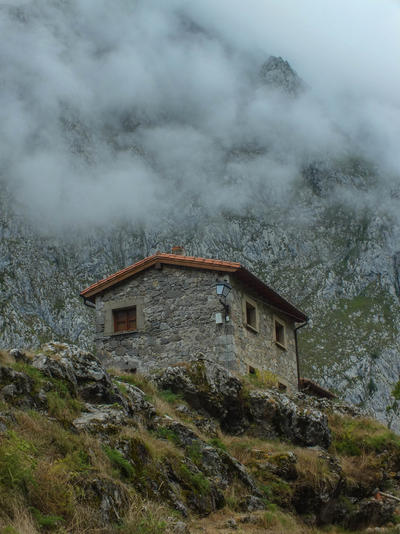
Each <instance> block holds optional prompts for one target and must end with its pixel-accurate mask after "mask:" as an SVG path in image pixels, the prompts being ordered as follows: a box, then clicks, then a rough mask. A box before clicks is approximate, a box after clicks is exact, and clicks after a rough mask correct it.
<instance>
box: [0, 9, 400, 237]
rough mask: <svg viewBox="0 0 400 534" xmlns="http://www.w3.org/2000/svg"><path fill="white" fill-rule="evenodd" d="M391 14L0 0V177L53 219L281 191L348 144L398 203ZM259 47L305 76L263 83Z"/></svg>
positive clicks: (148, 212) (126, 213)
mask: <svg viewBox="0 0 400 534" xmlns="http://www.w3.org/2000/svg"><path fill="white" fill-rule="evenodd" d="M399 22H400V4H399V3H398V2H395V1H394V0H380V1H379V2H376V1H374V0H337V1H335V2H333V1H330V0H324V1H323V2H315V1H313V0H304V1H303V2H301V3H299V2H297V1H296V0H282V1H280V2H275V1H273V0H267V1H266V0H251V1H249V2H247V3H245V4H243V2H239V1H238V0H229V1H228V0H221V1H219V2H217V3H215V2H211V0H202V2H196V3H194V2H190V3H188V2H184V1H183V0H171V1H169V2H168V3H166V2H164V1H162V0H146V1H145V0H141V1H139V0H136V1H128V0H115V2H113V3H112V5H111V4H110V2H108V1H107V2H106V1H105V0H87V1H85V2H79V1H78V0H69V1H64V0H55V1H54V2H50V3H49V2H42V1H40V0H36V1H35V0H32V1H30V2H26V1H25V2H24V1H14V2H11V3H9V4H4V3H3V4H1V5H0V34H1V35H2V46H1V49H0V66H1V73H2V74H1V80H0V86H1V91H0V154H1V163H0V177H1V179H2V180H3V181H6V183H7V184H8V187H10V188H12V190H13V192H14V195H15V196H16V198H17V199H18V201H19V203H20V205H22V206H23V207H24V210H25V211H26V212H27V213H28V214H30V215H31V216H32V217H34V218H36V220H37V221H38V222H39V223H40V226H42V227H48V226H49V225H51V228H64V227H66V226H68V225H71V224H78V225H80V224H82V225H87V224H89V225H92V224H93V225H96V224H101V223H103V222H104V221H107V220H118V219H128V220H130V221H132V222H134V223H135V222H138V221H145V222H146V221H155V220H156V219H155V214H160V213H163V212H168V211H171V210H176V209H179V210H181V209H182V210H184V209H188V206H190V205H193V203H197V204H199V205H202V206H203V208H204V209H206V210H207V209H210V210H212V211H213V212H215V211H218V210H226V209H231V210H244V209H247V208H248V206H249V205H252V203H257V202H261V200H262V202H263V203H264V204H265V203H268V201H269V200H270V201H271V202H272V201H273V202H274V203H279V202H286V201H287V196H288V192H290V191H291V190H292V189H293V187H294V184H295V183H296V181H297V180H298V179H299V175H300V172H301V169H302V168H304V166H307V165H308V164H309V163H310V162H313V161H324V160H325V161H336V160H339V161H343V160H345V159H346V158H349V157H350V156H354V155H355V156H357V157H360V158H364V159H365V160H368V161H369V164H370V165H372V167H373V168H374V169H375V172H376V173H377V175H378V176H379V178H378V180H379V187H378V190H379V195H376V197H375V196H374V195H375V193H374V192H373V191H372V192H371V193H370V194H369V195H368V205H370V204H371V202H374V199H375V202H376V205H377V206H378V205H382V202H384V201H386V203H387V209H388V210H390V211H392V210H393V212H395V207H394V206H396V201H394V200H393V198H392V196H391V194H392V192H393V190H394V189H396V188H397V187H398V179H399V176H400V156H399V151H398V144H399V139H400V127H399V124H400V96H399V95H400V72H399V70H398V65H399V63H400V44H399V41H398V27H399ZM270 55H275V56H282V57H284V59H286V60H288V61H289V63H290V64H291V66H292V68H293V69H294V70H295V71H296V72H297V73H298V75H299V76H301V77H302V78H303V80H304V81H305V84H306V87H307V88H306V90H305V91H301V92H300V93H299V95H298V96H297V97H294V96H293V95H290V94H287V93H285V91H284V90H281V91H280V90H278V89H276V88H274V87H270V86H265V85H263V84H262V80H261V79H260V77H259V72H260V68H261V66H262V64H263V62H264V61H266V60H267V59H268V57H269V56H270ZM375 187H376V184H375ZM364 197H365V192H364V193H362V194H360V199H359V201H360V202H361V203H362V202H363V200H362V199H363V198H364ZM260 199H261V200H260Z"/></svg>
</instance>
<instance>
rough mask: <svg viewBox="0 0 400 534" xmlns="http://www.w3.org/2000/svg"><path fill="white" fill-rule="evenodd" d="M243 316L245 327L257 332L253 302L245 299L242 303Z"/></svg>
mask: <svg viewBox="0 0 400 534" xmlns="http://www.w3.org/2000/svg"><path fill="white" fill-rule="evenodd" d="M243 315H244V323H245V325H246V326H247V327H248V328H249V329H250V330H253V331H255V332H258V313H257V305H256V303H255V301H254V300H252V299H249V298H247V297H246V298H245V299H244V302H243Z"/></svg>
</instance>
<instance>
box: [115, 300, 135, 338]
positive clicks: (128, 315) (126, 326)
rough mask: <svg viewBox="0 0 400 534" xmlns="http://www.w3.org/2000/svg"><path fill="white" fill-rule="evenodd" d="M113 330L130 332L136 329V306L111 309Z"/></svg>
mask: <svg viewBox="0 0 400 534" xmlns="http://www.w3.org/2000/svg"><path fill="white" fill-rule="evenodd" d="M113 319H114V332H132V331H134V330H136V306H132V308H126V309H125V310H113Z"/></svg>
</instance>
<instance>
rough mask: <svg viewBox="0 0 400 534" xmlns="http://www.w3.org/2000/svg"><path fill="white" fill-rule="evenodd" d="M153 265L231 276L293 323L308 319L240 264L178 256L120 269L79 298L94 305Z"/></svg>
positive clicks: (155, 256) (149, 259) (158, 257)
mask: <svg viewBox="0 0 400 534" xmlns="http://www.w3.org/2000/svg"><path fill="white" fill-rule="evenodd" d="M156 263H161V264H165V265H176V266H182V267H191V268H195V269H207V270H212V271H220V272H228V273H232V274H234V275H235V276H236V277H237V278H239V279H240V280H242V282H244V283H245V284H246V285H248V286H250V287H251V288H252V289H253V290H254V291H256V293H258V294H260V296H263V297H264V298H265V299H266V300H267V301H268V302H269V303H270V304H272V305H273V306H275V307H276V308H278V309H279V310H281V311H282V312H284V313H286V314H287V315H290V316H291V317H292V318H293V319H295V320H296V321H298V322H303V321H306V320H307V316H306V315H305V314H304V313H303V312H301V311H300V310H298V309H297V308H296V307H295V306H293V304H290V302H288V301H287V300H285V299H284V298H283V297H281V296H280V295H279V294H278V293H276V292H275V291H274V290H273V289H272V288H270V287H269V286H267V285H266V284H264V282H262V281H261V280H260V279H259V278H257V277H256V276H255V275H254V274H252V273H251V272H250V271H248V270H247V269H246V268H245V267H243V266H242V265H241V264H240V263H237V262H234V261H224V260H215V259H210V258H198V257H196V256H180V255H177V254H165V253H157V254H153V255H152V256H148V257H147V258H144V259H143V260H140V261H138V262H136V263H134V264H133V265H130V266H129V267H125V269H121V270H120V271H117V272H116V273H114V274H112V275H110V276H107V278H104V279H103V280H99V281H98V282H96V283H94V284H92V285H91V286H89V287H87V288H86V289H84V290H83V291H81V293H80V294H81V296H82V297H83V298H84V299H85V300H89V301H91V302H94V297H95V296H96V295H97V294H98V293H100V292H102V291H104V290H105V289H107V288H109V287H111V286H113V285H115V284H118V283H119V282H122V281H123V280H125V279H127V278H130V277H131V276H134V275H136V274H138V273H140V272H141V271H144V270H145V269H148V268H149V267H152V266H153V265H155V264H156Z"/></svg>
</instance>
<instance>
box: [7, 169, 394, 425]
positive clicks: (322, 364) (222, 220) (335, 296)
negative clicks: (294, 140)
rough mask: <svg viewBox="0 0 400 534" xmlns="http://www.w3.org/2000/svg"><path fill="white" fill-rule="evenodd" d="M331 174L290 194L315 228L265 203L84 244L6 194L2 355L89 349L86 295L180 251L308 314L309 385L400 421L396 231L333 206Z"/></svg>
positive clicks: (105, 234)
mask: <svg viewBox="0 0 400 534" xmlns="http://www.w3.org/2000/svg"><path fill="white" fill-rule="evenodd" d="M340 165H341V168H342V170H341V171H340V173H339V171H338V170H336V173H337V181H338V182H339V183H340V182H343V181H347V183H350V184H351V185H347V187H348V188H349V190H350V191H351V190H352V189H354V191H357V190H358V188H359V187H364V186H365V182H366V181H367V180H369V179H370V176H369V175H368V176H365V175H363V174H362V172H361V171H360V168H358V167H356V166H355V162H341V163H340ZM345 165H347V167H346V166H345ZM351 165H352V166H351ZM336 169H340V167H339V165H338V166H337V167H336ZM345 172H347V173H349V174H347V175H346V174H345ZM350 172H352V174H350ZM324 176H325V175H324V173H323V171H322V170H321V169H320V168H318V167H317V166H313V167H312V168H308V169H306V170H305V172H304V175H303V176H302V177H300V178H299V181H298V183H297V184H296V190H295V191H293V193H292V195H293V197H296V202H297V206H298V205H299V202H301V205H302V209H303V210H305V211H307V218H306V219H305V220H301V218H299V216H298V210H297V211H295V212H293V213H292V208H291V206H290V202H291V199H288V205H287V207H286V209H282V207H280V206H278V207H275V208H274V206H273V205H270V206H268V207H265V203H264V202H260V204H259V205H255V206H254V209H253V210H252V211H251V212H249V213H247V214H245V215H239V214H237V213H224V214H222V215H219V214H217V215H215V216H211V217H210V216H207V213H206V212H203V213H202V211H201V209H200V208H197V210H193V211H192V217H189V216H188V215H186V216H187V217H188V219H187V220H188V224H186V225H184V224H179V221H176V220H174V215H173V213H171V214H170V219H168V218H167V217H166V218H165V220H164V221H163V223H162V224H160V225H159V226H158V228H159V230H158V229H153V230H152V229H146V228H141V229H138V227H137V225H131V226H129V225H124V227H121V226H120V225H118V224H116V225H113V226H109V227H108V228H107V229H104V228H103V229H98V230H93V231H92V232H90V233H86V234H85V233H81V235H79V234H78V233H76V232H73V231H72V230H71V233H68V232H66V233H65V234H64V235H62V236H60V235H57V236H50V235H42V234H39V233H38V232H37V231H35V230H33V229H32V228H31V227H30V226H29V224H28V222H26V221H25V220H24V218H23V217H21V216H20V215H18V216H17V215H16V214H15V213H13V209H12V207H11V206H12V202H11V200H10V198H9V197H8V198H7V197H4V194H3V196H2V199H1V202H2V205H1V214H2V215H1V219H0V235H1V245H0V246H1V248H0V250H1V276H0V284H1V286H0V287H1V300H0V307H1V323H0V332H1V345H2V346H3V347H23V346H27V345H28V346H30V347H32V348H35V347H37V346H39V345H40V344H41V343H43V342H45V341H49V340H50V339H54V338H56V339H59V340H61V341H70V342H75V343H80V344H81V345H82V346H84V347H87V348H89V347H91V346H92V335H93V331H94V330H93V328H94V325H93V315H92V313H93V312H92V311H91V310H90V309H88V308H86V307H85V306H84V305H83V303H82V301H81V300H80V298H79V291H80V290H81V289H82V288H84V287H86V286H87V285H88V284H90V283H92V282H94V281H96V280H98V279H101V278H102V277H104V276H106V275H108V274H110V273H112V272H115V271H116V270H117V269H120V268H122V267H125V266H127V265H129V264H131V263H133V262H134V261H137V260H138V259H140V258H142V257H145V256H147V255H149V254H151V253H154V252H156V251H157V250H161V251H169V250H170V248H171V246H172V245H173V244H176V243H179V244H181V245H183V246H185V248H186V251H187V253H188V254H193V255H198V256H206V257H207V256H208V257H217V258H220V259H227V260H236V261H240V262H242V263H244V264H245V265H247V266H248V268H249V269H251V270H252V271H253V272H255V273H256V274H257V275H258V276H259V277H261V278H262V279H264V280H265V281H266V282H267V283H268V284H270V285H271V286H272V287H274V288H275V289H277V290H278V291H279V292H281V293H282V294H283V295H285V296H286V297H287V298H289V299H290V300H292V301H293V302H294V303H295V304H296V305H298V306H299V307H300V308H301V309H303V310H305V311H306V313H307V314H308V315H309V316H310V318H311V320H310V324H309V326H308V327H307V328H305V329H303V330H302V331H301V335H300V336H299V337H300V352H301V372H302V375H303V376H307V377H309V378H312V379H314V380H317V381H319V382H320V383H321V384H322V385H324V386H325V387H328V388H331V389H333V390H335V391H337V392H338V393H339V394H340V395H342V396H343V398H345V399H346V400H347V401H349V402H353V403H355V404H357V405H361V406H365V407H366V408H368V409H370V410H371V411H372V412H373V413H374V414H375V415H376V416H377V417H379V418H380V419H382V420H385V418H386V417H390V418H391V417H392V415H393V414H390V413H389V414H387V413H386V407H387V406H388V405H389V404H391V397H390V392H391V390H392V389H393V387H394V384H395V383H396V382H397V380H398V378H399V373H400V362H399V358H398V355H399V351H400V333H399V326H398V321H397V317H398V313H399V311H400V304H399V296H398V287H399V273H398V257H399V254H398V252H397V249H396V247H395V243H396V239H397V238H396V233H397V229H396V227H394V226H391V221H390V220H388V219H387V218H385V217H384V214H379V213H376V212H374V211H372V210H371V211H369V210H367V209H363V210H361V211H360V210H359V209H358V207H354V206H350V205H345V204H341V203H339V202H337V203H336V204H332V202H331V197H330V193H329V191H326V186H325V184H324V182H323V177H324ZM316 184H318V187H317V186H316ZM354 184H355V185H354ZM360 184H362V185H360ZM329 187H332V183H331V182H329ZM3 191H4V188H3ZM182 217H184V215H182ZM393 424H394V425H395V426H396V425H398V421H397V419H396V417H395V418H394V421H393Z"/></svg>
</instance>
